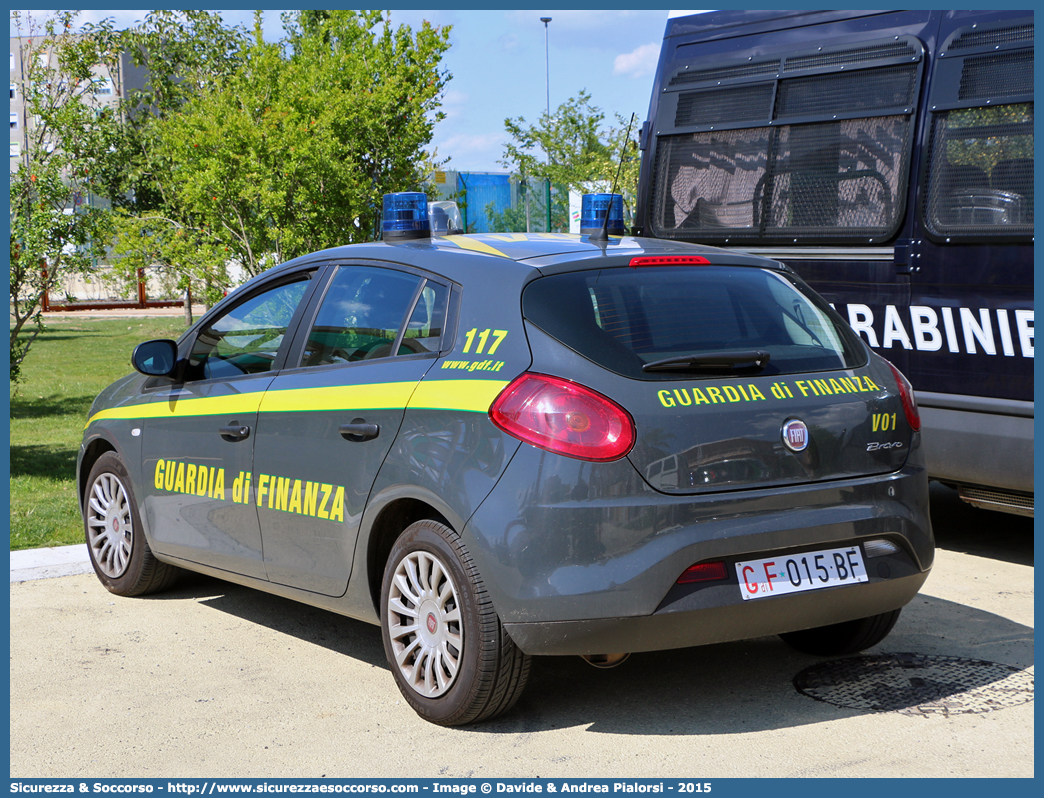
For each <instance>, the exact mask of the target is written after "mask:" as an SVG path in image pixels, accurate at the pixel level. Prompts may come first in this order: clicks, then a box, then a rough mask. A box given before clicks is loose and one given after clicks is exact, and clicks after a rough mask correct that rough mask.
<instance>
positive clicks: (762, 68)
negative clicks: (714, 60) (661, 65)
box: [670, 58, 779, 86]
mask: <svg viewBox="0 0 1044 798" xmlns="http://www.w3.org/2000/svg"><path fill="white" fill-rule="evenodd" d="M778 72H779V59H778V58H777V59H774V60H771V61H751V62H748V63H742V64H733V65H731V66H719V67H711V68H710V69H687V70H685V71H683V72H679V73H678V74H677V75H675V76H674V77H673V78H671V82H670V85H671V86H678V85H681V84H685V83H706V82H709V81H712V80H732V79H733V78H749V77H754V76H757V75H775V74H777V73H778Z"/></svg>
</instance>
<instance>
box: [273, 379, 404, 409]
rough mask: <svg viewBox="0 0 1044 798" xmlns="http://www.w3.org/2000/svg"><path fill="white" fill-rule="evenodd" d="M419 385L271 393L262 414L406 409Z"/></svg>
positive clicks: (402, 384) (390, 383)
mask: <svg viewBox="0 0 1044 798" xmlns="http://www.w3.org/2000/svg"><path fill="white" fill-rule="evenodd" d="M416 385H417V383H416V382H415V381H412V382H375V383H369V384H366V385H335V386H332V387H327V388H295V389H291V390H287V391H269V392H268V393H266V394H265V398H264V400H263V401H262V402H261V412H262V413H297V412H310V411H311V412H314V411H321V410H356V409H359V410H375V409H384V408H389V407H406V403H407V402H408V401H409V399H410V394H411V393H412V392H413V389H414V387H415V386H416Z"/></svg>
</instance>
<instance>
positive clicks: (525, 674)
mask: <svg viewBox="0 0 1044 798" xmlns="http://www.w3.org/2000/svg"><path fill="white" fill-rule="evenodd" d="M381 630H382V635H383V638H384V652H385V655H386V656H387V657H388V664H389V665H390V666H391V670H392V674H393V675H394V677H395V683H396V685H397V686H398V688H399V690H400V692H402V694H403V696H404V697H405V699H406V701H407V702H408V703H409V704H410V706H412V707H413V709H414V710H415V711H416V712H417V714H419V715H420V716H421V717H422V718H424V719H425V720H428V721H431V722H432V723H437V724H439V725H440V726H460V725H463V724H465V723H474V722H476V721H481V720H488V719H490V718H493V717H495V716H497V715H499V714H501V713H502V712H505V711H507V710H508V709H510V708H511V707H512V706H513V705H514V704H515V702H516V701H518V699H519V697H520V696H521V695H522V690H523V689H524V688H525V686H526V681H527V680H528V678H529V665H530V660H529V657H528V656H526V655H525V654H524V653H522V651H520V650H519V649H518V647H517V646H516V645H515V644H514V642H513V641H512V640H511V638H510V637H508V636H507V634H506V633H505V631H504V628H503V626H502V625H501V623H500V619H499V618H498V617H497V614H496V612H495V611H494V609H493V604H492V602H491V601H490V599H489V596H488V594H487V593H486V589H485V586H484V585H483V582H482V578H481V576H479V573H478V570H477V569H476V568H475V565H474V563H473V562H472V559H471V556H470V554H469V553H468V551H467V548H466V547H465V546H464V544H463V543H462V542H461V540H460V537H459V536H458V535H457V534H456V532H454V531H453V530H452V529H450V528H449V527H447V526H445V525H443V524H440V523H438V522H436V521H428V520H425V521H418V522H416V523H415V524H412V525H411V526H409V527H408V528H407V529H406V530H405V531H404V532H403V533H402V535H401V536H400V537H399V539H398V540H397V541H396V542H395V545H394V546H393V547H392V551H391V554H390V556H389V558H388V564H387V567H386V568H385V570H384V580H383V583H382V586H381Z"/></svg>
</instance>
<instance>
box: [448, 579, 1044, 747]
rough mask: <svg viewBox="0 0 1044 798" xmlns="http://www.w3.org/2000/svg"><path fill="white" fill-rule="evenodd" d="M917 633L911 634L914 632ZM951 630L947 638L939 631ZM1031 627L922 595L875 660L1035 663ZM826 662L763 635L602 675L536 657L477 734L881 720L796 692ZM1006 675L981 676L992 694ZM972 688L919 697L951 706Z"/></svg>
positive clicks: (709, 729)
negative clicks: (511, 703) (498, 713)
mask: <svg viewBox="0 0 1044 798" xmlns="http://www.w3.org/2000/svg"><path fill="white" fill-rule="evenodd" d="M911 628H912V629H911ZM922 629H927V630H938V629H943V630H946V631H947V636H946V637H940V636H937V635H936V634H935V632H934V631H931V632H922V631H921V630H922ZM1033 639H1034V638H1033V629H1032V628H1031V627H1027V626H1024V625H1022V624H1018V623H1014V622H1012V621H1010V620H1007V619H1005V618H1002V617H1000V616H997V615H994V614H993V613H988V612H983V611H981V610H977V609H975V608H973V607H968V606H965V605H962V604H956V603H954V602H950V601H945V600H942V599H937V598H933V597H929V596H920V597H918V598H917V599H915V600H914V603H912V604H911V605H909V606H908V607H907V608H906V609H905V610H904V614H903V617H901V618H900V620H899V624H898V625H897V626H896V628H895V629H894V630H893V632H892V635H891V636H889V637H888V638H887V639H885V640H884V641H883V642H882V643H881V644H880V645H878V646H875V647H874V648H872V649H870V650H869V651H868V652H867V653H869V654H884V653H893V652H894V653H898V652H918V653H922V654H927V655H929V656H936V657H943V658H945V657H962V658H969V659H976V660H984V661H987V662H998V663H1001V664H1005V665H1010V666H1014V667H1016V668H1019V669H1020V670H1022V669H1026V668H1029V667H1031V666H1032V665H1033ZM825 661H826V660H825V659H824V658H820V657H813V656H810V655H805V654H802V653H800V652H798V651H795V650H793V649H791V648H790V647H789V646H787V645H786V644H785V643H783V642H782V641H781V640H780V639H779V638H776V637H762V638H757V639H754V640H744V641H738V642H734V643H722V644H718V645H713V646H703V647H699V648H687V649H677V650H673V651H660V652H649V653H643V654H634V655H632V656H631V657H630V659H628V660H627V661H626V662H624V663H623V664H622V665H620V666H618V667H617V668H613V669H612V670H607V671H597V670H594V669H592V667H591V666H589V665H588V664H587V663H585V662H584V661H582V660H581V659H579V658H577V657H567V658H558V657H540V658H537V659H535V660H534V670H533V673H532V676H531V678H530V682H529V686H528V687H527V688H526V692H525V693H524V694H523V696H522V699H521V700H520V701H519V703H518V705H517V706H516V708H515V709H514V710H513V711H512V712H511V713H509V714H507V715H505V716H503V717H501V718H497V719H494V720H493V721H491V722H489V723H487V724H484V725H481V726H475V727H467V729H468V730H471V731H475V732H492V733H504V732H506V733H524V732H532V731H548V730H551V729H556V728H563V727H572V726H576V725H586V726H588V729H587V730H588V731H591V732H598V733H603V734H661V735H668V736H698V735H721V734H745V733H749V732H756V731H766V730H773V729H783V728H792V727H796V726H803V725H809V724H813V723H822V722H827V721H830V720H838V719H842V718H850V717H858V716H861V715H866V714H875V713H872V712H870V711H866V710H854V709H846V708H841V707H836V706H833V705H830V704H826V703H822V702H820V701H815V700H813V699H811V698H808V697H806V696H804V695H801V694H800V693H798V691H797V689H796V688H795V686H794V677H795V676H796V675H797V674H798V673H799V672H800V671H802V670H804V669H805V668H807V667H809V666H810V665H815V664H817V663H822V662H825ZM1000 678H1002V677H1001V676H999V675H997V676H990V677H987V678H985V679H980V682H979V683H976V684H974V685H973V686H974V687H977V688H981V687H985V686H986V685H987V684H989V683H991V682H992V681H997V680H999V679H1000ZM967 687H968V685H967V684H966V685H964V686H963V687H960V688H950V689H947V686H946V685H942V686H940V687H939V688H938V691H937V692H938V695H926V694H925V693H924V692H922V693H921V694H920V703H925V702H926V701H944V700H945V699H947V698H949V697H950V696H953V695H958V694H959V693H960V692H961V691H962V690H963V689H967Z"/></svg>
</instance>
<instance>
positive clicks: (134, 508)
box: [83, 452, 181, 596]
mask: <svg viewBox="0 0 1044 798" xmlns="http://www.w3.org/2000/svg"><path fill="white" fill-rule="evenodd" d="M83 525H84V531H85V537H86V538H87V551H88V552H89V553H90V556H91V565H93V566H94V572H95V573H96V574H97V575H98V579H99V580H100V581H101V583H102V584H103V585H105V588H106V590H108V591H109V592H110V593H115V594H116V595H118V596H140V595H144V594H145V593H154V592H156V591H158V590H163V589H165V588H168V587H170V585H172V584H173V583H174V581H175V580H176V579H177V577H178V574H179V572H180V570H181V569H180V568H178V567H177V566H174V565H167V564H166V563H162V562H160V561H159V560H157V559H156V557H155V555H153V553H152V549H150V548H149V544H148V541H146V540H145V532H144V530H143V529H142V526H141V516H140V515H139V512H138V503H137V502H136V501H135V500H134V494H133V493H132V492H131V481H130V475H129V474H128V473H127V467H126V466H125V465H124V464H123V461H122V460H120V458H119V456H118V455H117V454H116V453H115V452H106V453H105V454H103V455H102V456H101V457H99V458H98V460H97V462H96V463H95V464H94V467H93V468H92V469H91V473H90V476H89V477H87V492H86V493H85V494H84V497H83Z"/></svg>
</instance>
